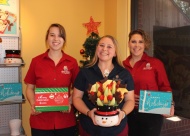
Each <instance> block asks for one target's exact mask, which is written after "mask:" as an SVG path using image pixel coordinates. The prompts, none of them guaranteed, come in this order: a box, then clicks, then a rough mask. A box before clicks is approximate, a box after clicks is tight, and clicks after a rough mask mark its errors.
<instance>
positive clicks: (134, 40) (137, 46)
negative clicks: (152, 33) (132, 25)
mask: <svg viewBox="0 0 190 136" xmlns="http://www.w3.org/2000/svg"><path fill="white" fill-rule="evenodd" d="M128 46H129V49H130V52H131V53H132V55H134V56H142V55H143V52H144V50H145V43H144V39H143V37H142V36H141V35H140V34H134V35H132V36H131V39H130V40H129V42H128Z"/></svg>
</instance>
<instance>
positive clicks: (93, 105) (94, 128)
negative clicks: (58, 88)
mask: <svg viewBox="0 0 190 136" xmlns="http://www.w3.org/2000/svg"><path fill="white" fill-rule="evenodd" d="M117 51H118V44H117V41H116V40H115V39H114V38H113V37H112V36H109V35H106V36H103V37H102V38H101V39H100V40H99V42H98V44H97V46H96V51H95V56H94V58H93V59H92V61H91V63H90V64H88V65H87V66H86V67H85V68H82V69H81V70H80V72H79V74H78V76H77V78H76V80H75V83H74V92H73V105H74V106H75V108H76V109H77V110H78V111H79V112H80V113H81V115H80V118H79V134H80V135H81V136H127V134H128V126H127V116H126V115H128V114H129V113H130V112H131V111H132V110H133V108H134V91H133V90H134V84H133V79H132V76H131V74H130V73H129V72H128V71H127V70H126V69H125V68H124V67H122V65H121V63H120V61H119V56H118V52H117ZM108 107H109V108H111V111H109V112H107V111H106V112H105V111H103V112H102V111H101V110H100V109H104V110H105V109H107V108H108ZM109 108H108V109H109ZM112 108H113V109H112ZM104 113H107V114H109V115H110V116H111V117H112V113H114V114H115V115H116V116H115V115H114V117H116V120H117V121H116V122H115V124H113V125H110V124H111V123H112V122H114V121H113V120H112V118H111V119H110V120H109V116H106V117H105V116H103V115H102V118H101V119H100V118H98V115H97V114H104ZM96 117H97V118H96ZM104 119H105V120H104ZM107 123H108V124H107ZM109 123H110V124H109ZM105 124H107V125H105Z"/></svg>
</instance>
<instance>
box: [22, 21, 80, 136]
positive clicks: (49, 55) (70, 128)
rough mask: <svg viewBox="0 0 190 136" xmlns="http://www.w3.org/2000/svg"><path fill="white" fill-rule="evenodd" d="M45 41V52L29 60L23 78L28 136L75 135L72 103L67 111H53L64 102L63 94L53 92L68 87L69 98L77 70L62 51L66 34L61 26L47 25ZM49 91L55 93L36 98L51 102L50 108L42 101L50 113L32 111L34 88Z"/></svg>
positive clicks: (72, 59) (34, 109)
mask: <svg viewBox="0 0 190 136" xmlns="http://www.w3.org/2000/svg"><path fill="white" fill-rule="evenodd" d="M45 41H46V44H47V46H48V48H49V49H48V50H47V51H46V52H45V53H43V54H40V55H38V56H36V57H34V58H33V59H32V61H31V64H30V67H29V70H28V72H27V74H26V77H25V79H24V81H25V83H26V85H27V87H26V96H27V99H28V101H29V103H30V106H31V115H30V126H31V133H32V136H75V135H76V117H75V113H74V108H73V106H72V103H71V102H72V101H71V100H70V101H69V103H68V104H69V108H68V107H67V109H66V110H60V109H55V107H56V106H55V104H58V103H59V104H60V103H61V104H62V103H63V101H65V99H63V98H65V97H63V94H64V92H57V90H59V89H60V88H68V95H69V96H68V95H67V96H68V97H70V98H72V97H71V93H70V89H71V88H72V85H73V83H74V80H75V78H76V76H77V74H78V72H79V67H78V64H77V61H76V59H74V58H73V57H71V56H69V55H67V54H66V53H64V51H63V48H64V46H65V43H66V32H65V29H64V27H63V26H62V25H60V24H57V23H56V24H51V25H50V26H49V28H48V30H47V32H46V37H45ZM53 88H54V90H56V91H55V93H53V92H52V90H51V91H49V92H51V94H50V93H49V94H50V95H48V96H47V95H46V94H43V95H42V96H43V97H41V96H40V98H42V99H45V100H48V101H50V100H52V101H51V102H52V103H53V102H55V103H53V104H52V105H53V106H50V105H51V104H50V102H49V103H48V102H47V101H45V102H42V103H46V102H47V103H48V104H49V105H48V106H49V107H52V109H53V108H54V110H51V109H50V110H48V111H45V112H43V111H42V112H40V111H39V110H38V109H37V108H36V103H37V102H38V101H37V99H35V95H36V92H37V89H44V90H45V91H46V90H49V89H53ZM40 93H41V92H40ZM67 96H66V99H67V98H68V97H67ZM67 100H68V99H67ZM56 102H57V103H56ZM67 102H68V101H67ZM62 105H63V104H62ZM66 105H67V103H66ZM43 106H44V105H43ZM45 106H47V105H45ZM48 106H47V107H48ZM57 107H59V106H57ZM60 107H61V106H60Z"/></svg>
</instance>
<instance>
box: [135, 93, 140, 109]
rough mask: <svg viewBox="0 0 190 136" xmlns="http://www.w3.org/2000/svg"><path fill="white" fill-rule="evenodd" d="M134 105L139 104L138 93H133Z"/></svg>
mask: <svg viewBox="0 0 190 136" xmlns="http://www.w3.org/2000/svg"><path fill="white" fill-rule="evenodd" d="M135 106H139V95H136V94H135Z"/></svg>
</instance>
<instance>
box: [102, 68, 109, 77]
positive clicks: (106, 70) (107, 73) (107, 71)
mask: <svg viewBox="0 0 190 136" xmlns="http://www.w3.org/2000/svg"><path fill="white" fill-rule="evenodd" d="M103 74H104V76H105V77H108V76H109V74H110V71H109V69H105V70H104V73H103Z"/></svg>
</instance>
